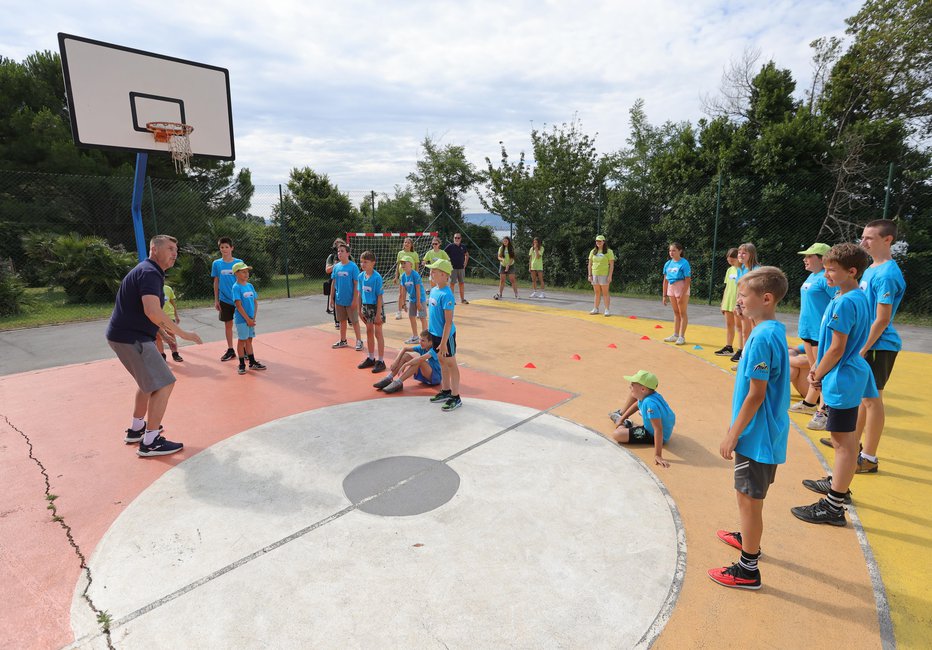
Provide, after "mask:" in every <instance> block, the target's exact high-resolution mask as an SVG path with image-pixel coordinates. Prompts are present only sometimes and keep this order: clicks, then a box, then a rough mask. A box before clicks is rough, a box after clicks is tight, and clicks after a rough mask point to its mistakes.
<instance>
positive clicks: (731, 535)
mask: <svg viewBox="0 0 932 650" xmlns="http://www.w3.org/2000/svg"><path fill="white" fill-rule="evenodd" d="M786 291H787V281H786V276H785V275H784V274H783V271H781V270H780V269H778V268H776V267H774V266H762V267H760V268H757V269H754V270H753V271H749V272H748V273H746V274H745V275H743V276H742V277H741V280H740V281H739V282H738V304H740V305H741V308H742V312H743V313H744V314H745V316H747V317H748V318H750V319H751V320H753V321H755V322H756V323H757V325H756V326H755V327H754V329H753V330H752V331H751V334H750V336H749V337H748V339H747V342H746V344H745V347H744V352H743V353H742V355H741V360H740V362H739V363H738V374H737V376H736V377H735V392H734V399H733V400H732V415H731V426H730V427H729V428H728V433H727V434H726V435H725V438H724V439H723V440H722V443H721V445H720V447H719V453H721V455H722V458H724V459H725V460H731V459H732V457H734V460H735V494H736V495H737V499H738V512H739V515H740V520H741V531H740V532H731V531H725V530H719V531H718V532H717V535H718V538H719V539H720V540H722V541H723V542H725V543H726V544H728V545H729V546H733V547H734V548H737V549H740V550H741V558H740V559H739V560H738V562H736V563H734V564H732V565H731V566H730V567H723V568H720V569H711V570H710V571H709V578H711V579H712V580H713V581H714V582H717V583H718V584H720V585H722V586H725V587H736V588H739V589H760V587H761V579H760V571H759V570H758V567H757V561H758V558H760V540H761V535H762V534H763V530H764V519H763V510H764V499H765V498H766V496H767V491H768V489H769V488H770V485H771V484H772V483H773V481H774V477H775V476H776V473H777V465H779V464H781V463H784V462H786V443H787V437H788V434H789V429H790V418H789V414H788V413H787V409H788V408H789V406H790V360H789V350H788V347H787V342H786V326H784V325H783V323H781V322H780V321H778V320H776V318H775V315H776V311H777V304H778V303H779V302H780V301H781V300H782V299H783V298H784V296H786Z"/></svg>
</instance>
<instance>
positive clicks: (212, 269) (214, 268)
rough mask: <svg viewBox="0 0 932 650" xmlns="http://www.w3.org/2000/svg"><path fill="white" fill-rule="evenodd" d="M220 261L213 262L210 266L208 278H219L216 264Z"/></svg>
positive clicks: (218, 268) (218, 267)
mask: <svg viewBox="0 0 932 650" xmlns="http://www.w3.org/2000/svg"><path fill="white" fill-rule="evenodd" d="M219 261H220V260H214V261H213V262H211V264H210V277H212V278H219V277H220V265H219V264H218V263H217V262H219Z"/></svg>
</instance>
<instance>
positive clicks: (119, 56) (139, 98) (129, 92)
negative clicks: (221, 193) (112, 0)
mask: <svg viewBox="0 0 932 650" xmlns="http://www.w3.org/2000/svg"><path fill="white" fill-rule="evenodd" d="M58 44H59V47H60V49H61V60H62V70H63V72H64V75H65V92H66V93H67V95H68V109H69V111H70V113H71V131H72V134H73V135H74V142H75V144H76V145H78V146H80V147H93V148H99V149H119V150H126V151H134V152H148V153H167V152H168V151H169V144H168V143H167V142H156V141H155V140H154V138H153V135H152V133H150V132H149V130H147V129H146V123H147V122H180V123H182V124H188V125H190V126H193V127H194V131H193V132H192V133H191V135H190V143H191V151H192V152H193V154H194V155H195V156H204V157H207V158H220V159H223V160H233V159H234V158H235V157H236V156H235V150H234V147H233V108H232V104H231V102H230V73H229V71H228V70H226V69H225V68H218V67H216V66H212V65H206V64H203V63H195V62H193V61H185V60H183V59H177V58H174V57H170V56H165V55H162V54H153V53H152V52H143V51H141V50H135V49H132V48H129V47H123V46H120V45H112V44H110V43H102V42H100V41H94V40H91V39H88V38H82V37H80V36H72V35H70V34H61V33H60V34H59V35H58Z"/></svg>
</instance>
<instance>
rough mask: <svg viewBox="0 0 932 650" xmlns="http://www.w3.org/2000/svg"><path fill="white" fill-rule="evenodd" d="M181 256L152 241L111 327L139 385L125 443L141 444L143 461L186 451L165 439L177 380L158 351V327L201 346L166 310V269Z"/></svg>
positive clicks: (173, 243)
mask: <svg viewBox="0 0 932 650" xmlns="http://www.w3.org/2000/svg"><path fill="white" fill-rule="evenodd" d="M177 258H178V240H177V239H175V238H174V237H170V236H168V235H156V236H155V237H153V238H152V239H151V240H150V241H149V257H148V258H147V259H145V260H143V261H142V262H140V263H139V264H137V265H136V266H135V267H134V268H133V269H132V270H131V271H130V272H129V273H127V274H126V277H125V278H123V281H122V282H121V283H120V289H119V291H117V295H116V304H115V305H114V306H113V314H112V315H111V316H110V324H109V325H108V326H107V342H108V343H109V344H110V347H111V348H113V351H114V352H116V355H117V357H118V358H119V359H120V362H121V363H122V364H123V366H124V367H125V368H126V370H127V371H128V372H129V374H131V375H132V376H133V379H135V380H136V385H137V386H138V389H137V390H136V403H135V406H134V407H133V421H132V424H131V425H130V428H129V429H127V430H126V436H125V437H124V438H123V440H124V441H125V442H126V443H127V444H136V443H139V450H138V451H137V452H136V453H137V454H139V455H140V456H143V457H149V456H166V455H168V454H173V453H175V452H176V451H181V450H182V449H183V448H184V445H183V444H181V443H180V442H171V441H170V440H166V439H165V438H164V437H163V436H162V435H161V429H162V426H161V425H162V416H163V415H165V409H166V407H167V406H168V398H169V397H170V396H171V393H172V388H174V386H175V376H174V375H173V374H172V371H171V370H170V369H169V367H168V364H167V363H165V359H163V358H162V355H161V354H160V353H159V351H158V349H157V348H156V347H155V335H156V333H158V331H159V328H162V329H165V330H168V331H169V332H171V333H172V334H174V335H175V336H179V337H181V338H183V339H185V340H187V341H193V342H194V343H200V342H201V337H200V336H198V335H197V334H195V333H193V332H188V331H187V330H183V329H181V328H180V327H179V326H178V325H177V324H176V323H175V322H174V321H172V320H170V319H169V318H168V317H167V316H166V315H165V312H164V311H162V306H163V305H164V304H165V294H164V293H163V287H164V286H165V271H167V270H168V269H170V268H171V267H172V266H174V264H175V260H176V259H177ZM146 414H148V416H149V419H148V422H147V421H146Z"/></svg>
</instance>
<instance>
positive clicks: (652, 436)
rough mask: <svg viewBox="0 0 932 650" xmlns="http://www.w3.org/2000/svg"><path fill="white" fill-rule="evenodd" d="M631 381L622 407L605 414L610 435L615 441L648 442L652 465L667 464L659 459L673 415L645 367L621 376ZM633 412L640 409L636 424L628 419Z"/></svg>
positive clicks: (671, 431)
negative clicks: (612, 426) (611, 428)
mask: <svg viewBox="0 0 932 650" xmlns="http://www.w3.org/2000/svg"><path fill="white" fill-rule="evenodd" d="M624 378H625V380H626V381H630V382H631V394H630V395H629V396H628V399H627V401H626V402H625V404H624V406H622V407H621V408H620V409H618V410H617V411H614V412H612V413H609V414H608V417H610V418H611V420H612V422H614V423H615V425H616V428H615V431H613V432H612V435H611V438H612V440H614V441H615V442H617V443H618V444H621V445H624V444H639V443H641V444H648V445H653V446H654V464H655V465H660V466H661V467H670V463H668V462H667V461H666V460H664V458H663V446H664V444H666V443H667V442H669V440H670V436H672V435H673V427H674V426H675V425H676V415H675V414H674V413H673V409H671V408H670V405H669V404H667V400H665V399H664V398H663V395H661V394H660V393H658V392H657V386H659V385H660V382H659V381H658V380H657V376H656V375H654V374H653V373H651V372H647V371H646V370H638V371H637V372H636V373H634V374H633V375H630V376H628V375H624ZM635 411H640V412H641V418H642V419H643V421H644V424H643V425H636V424H634V423H633V422H631V420H629V419H628V418H630V417H631V416H632V415H634V412H635Z"/></svg>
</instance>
